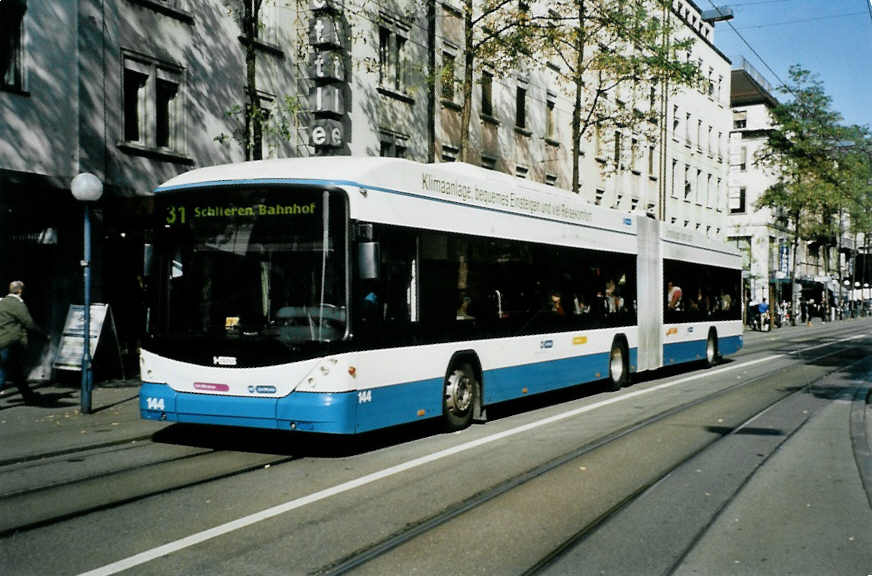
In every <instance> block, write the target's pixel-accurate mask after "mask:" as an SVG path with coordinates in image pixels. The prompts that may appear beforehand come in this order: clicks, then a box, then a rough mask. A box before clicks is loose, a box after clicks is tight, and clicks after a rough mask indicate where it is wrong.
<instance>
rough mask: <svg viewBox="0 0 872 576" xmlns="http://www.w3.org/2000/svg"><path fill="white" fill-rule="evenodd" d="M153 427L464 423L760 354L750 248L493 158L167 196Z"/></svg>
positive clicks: (263, 169)
mask: <svg viewBox="0 0 872 576" xmlns="http://www.w3.org/2000/svg"><path fill="white" fill-rule="evenodd" d="M154 205H155V218H156V222H155V228H154V231H153V243H152V245H150V246H149V247H148V249H147V252H148V253H150V254H151V257H150V258H149V261H150V264H149V270H150V275H149V278H150V284H151V290H150V291H151V292H152V294H153V298H152V300H151V304H150V308H149V314H148V316H149V320H148V337H147V339H146V341H145V343H144V344H143V346H142V351H141V374H142V388H141V393H140V409H141V414H142V417H143V418H147V419H154V420H169V421H177V422H193V423H206V424H222V425H231V426H253V427H260V428H274V429H284V430H302V431H312V432H321V433H336V434H354V433H360V432H365V431H370V430H374V429H378V428H383V427H387V426H393V425H398V424H403V423H408V422H413V421H416V420H423V419H429V418H442V419H443V421H444V423H445V425H446V427H447V428H448V429H458V428H462V427H465V426H468V425H469V424H470V422H471V421H472V419H473V418H481V419H483V418H484V417H485V414H486V408H487V407H488V406H490V405H493V404H496V403H499V402H505V401H507V400H512V399H516V398H521V397H524V396H528V395H533V394H538V393H542V392H546V391H550V390H555V389H559V388H563V387H567V386H573V385H577V384H580V383H584V382H591V381H597V380H606V381H607V382H608V383H609V384H610V387H612V388H615V389H617V388H619V387H621V386H624V385H626V384H627V383H628V382H629V378H630V375H631V373H634V372H639V371H645V370H653V369H657V368H660V367H662V366H668V365H673V364H678V363H682V362H691V361H701V362H705V363H707V364H713V363H714V362H715V361H716V359H717V358H718V357H719V356H720V355H723V354H729V353H732V352H735V351H737V350H738V349H739V348H741V346H742V321H741V309H742V308H741V307H742V303H741V290H740V287H741V259H740V257H739V256H738V255H737V254H736V253H735V252H734V251H732V250H731V249H730V248H728V247H727V246H726V245H723V244H720V243H717V242H714V241H712V240H710V239H706V238H704V237H702V236H700V235H698V234H695V233H692V232H688V231H686V230H684V229H673V228H672V227H671V226H668V225H665V224H663V223H660V222H658V221H656V220H653V219H652V218H650V217H646V216H644V215H635V214H628V213H624V212H618V211H614V210H607V209H604V208H600V207H597V206H592V205H590V204H588V203H586V202H584V201H583V200H582V199H580V198H579V197H578V196H576V195H573V194H571V193H568V192H566V191H560V190H557V189H555V188H552V187H549V186H545V185H542V184H537V183H533V182H529V181H526V180H521V179H517V178H513V177H511V176H508V175H505V174H501V173H498V172H494V171H490V170H485V169H482V168H478V167H475V166H471V165H467V164H460V163H453V164H448V163H445V164H426V165H425V164H419V163H415V162H411V161H408V160H401V159H392V158H337V157H332V158H307V159H287V160H275V161H263V162H251V163H243V164H233V165H225V166H215V167H210V168H203V169H198V170H193V171H191V172H188V173H186V174H182V175H180V176H178V177H176V178H174V179H172V180H170V181H169V182H167V183H165V184H164V185H162V186H160V187H159V188H158V189H157V190H156V191H155V197H154Z"/></svg>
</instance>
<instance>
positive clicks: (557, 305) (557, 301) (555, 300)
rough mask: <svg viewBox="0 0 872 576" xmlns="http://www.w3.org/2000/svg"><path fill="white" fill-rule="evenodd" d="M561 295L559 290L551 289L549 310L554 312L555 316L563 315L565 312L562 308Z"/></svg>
mask: <svg viewBox="0 0 872 576" xmlns="http://www.w3.org/2000/svg"><path fill="white" fill-rule="evenodd" d="M562 300H563V299H562V297H561V296H560V292H557V291H556V290H552V292H551V312H552V313H553V314H556V315H557V316H565V315H566V312H565V311H564V310H563V303H562Z"/></svg>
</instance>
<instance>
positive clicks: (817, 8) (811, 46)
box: [696, 0, 872, 128]
mask: <svg viewBox="0 0 872 576" xmlns="http://www.w3.org/2000/svg"><path fill="white" fill-rule="evenodd" d="M696 5H697V6H699V7H700V8H701V9H702V10H709V9H711V8H712V7H713V6H714V5H717V6H727V7H730V8H732V9H733V19H732V20H731V21H729V22H718V23H716V24H715V46H717V47H718V49H719V50H720V51H721V52H723V53H724V55H725V56H727V57H728V58H730V60H731V61H732V62H733V65H734V66H735V65H736V63H737V62H739V61H740V59H739V58H738V57H744V58H745V59H746V60H747V61H748V62H750V63H751V65H752V66H753V67H754V68H755V69H756V70H757V71H758V72H759V73H760V74H762V75H763V76H764V77H765V78H766V79H767V80H768V81H769V83H770V84H771V85H772V87H773V89H774V88H776V87H777V86H779V85H780V84H781V83H782V82H789V81H790V75H789V74H788V70H789V68H790V66H791V65H792V64H800V65H801V66H802V67H803V68H805V69H807V70H809V71H811V72H813V73H815V74H817V76H818V79H819V80H821V81H822V83H823V87H824V91H825V92H826V93H827V94H828V95H829V96H830V97H831V98H832V106H831V107H832V109H833V110H835V111H837V112H839V113H840V114H841V115H842V116H843V118H844V120H843V123H844V124H860V125H867V126H869V127H870V128H872V0H735V1H734V2H730V1H729V0H696ZM731 25H732V27H731ZM734 28H735V30H734ZM742 38H744V39H745V40H747V43H748V44H750V45H751V48H749V47H748V45H747V44H745V42H743V40H742ZM752 48H753V50H752ZM754 51H756V53H757V54H758V55H759V57H758V56H757V55H755V54H754ZM770 68H771V70H770ZM773 96H775V97H776V98H778V99H780V100H789V96H787V95H784V94H781V93H779V92H775V93H774V94H773Z"/></svg>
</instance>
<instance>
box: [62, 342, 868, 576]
mask: <svg viewBox="0 0 872 576" xmlns="http://www.w3.org/2000/svg"><path fill="white" fill-rule="evenodd" d="M864 336H865V334H859V335H856V336H851V337H849V338H843V339H841V340H835V341H833V342H827V343H825V344H820V345H818V346H812V347H809V348H804V349H802V350H796V351H794V352H790V353H788V354H774V355H772V356H766V357H765V358H758V359H757V360H750V361H748V362H743V363H741V364H735V365H730V366H724V367H723V368H719V369H716V370H713V371H712V370H709V371H705V372H700V373H698V374H694V375H692V376H687V377H685V378H680V379H678V380H673V381H670V382H665V383H663V384H658V385H656V386H652V387H651V388H645V389H640V390H635V391H632V392H627V393H624V394H621V395H620V396H615V397H612V398H607V399H605V400H601V401H599V402H594V403H593V404H588V405H586V406H582V407H580V408H575V409H574V410H569V411H567V412H562V413H560V414H555V415H554V416H550V417H548V418H545V419H543V420H537V421H536V422H530V423H529V424H525V425H523V426H518V427H517V428H512V429H510V430H505V431H503V432H498V433H496V434H491V435H490V436H484V437H482V438H479V439H477V440H472V441H470V442H465V443H463V444H458V445H457V446H454V447H452V448H446V449H445V450H440V451H439V452H434V453H432V454H428V455H427V456H421V457H420V458H415V459H414V460H409V461H408V462H404V463H402V464H397V465H396V466H391V467H390V468H385V469H384V470H380V471H378V472H373V473H371V474H367V475H366V476H361V477H360V478H356V479H354V480H349V481H348V482H344V483H342V484H338V485H336V486H333V487H331V488H325V489H324V490H321V491H318V492H315V493H313V494H309V495H308V496H303V497H302V498H297V499H295V500H290V501H288V502H285V503H283V504H279V505H277V506H273V507H271V508H267V509H266V510H261V511H260V512H255V513H254V514H249V515H248V516H243V517H242V518H238V519H236V520H232V521H230V522H227V523H225V524H221V525H219V526H215V527H214V528H209V529H208V530H203V531H202V532H197V533H195V534H191V535H190V536H186V537H185V538H181V539H179V540H175V541H173V542H169V543H167V544H164V545H163V546H158V547H156V548H152V549H150V550H146V551H145V552H140V553H139V554H135V555H133V556H129V557H127V558H124V559H122V560H119V561H117V562H113V563H111V564H107V565H105V566H101V567H100V568H96V569H94V570H90V571H88V572H83V573H81V574H80V575H79V576H109V575H111V574H117V573H119V572H122V571H124V570H127V569H129V568H133V567H135V566H139V565H140V564H145V563H147V562H151V561H152V560H156V559H158V558H161V557H163V556H168V555H170V554H173V553H174V552H178V551H180V550H184V549H185V548H190V547H191V546H195V545H197V544H200V543H202V542H206V541H207V540H211V539H212V538H217V537H218V536H223V535H225V534H229V533H230V532H234V531H236V530H240V529H242V528H246V527H248V526H251V525H253V524H257V523H258V522H262V521H264V520H268V519H270V518H273V517H275V516H279V515H281V514H285V513H286V512H290V511H292V510H296V509H297V508H302V507H303V506H307V505H309V504H314V503H315V502H320V501H321V500H326V499H327V498H330V497H332V496H336V495H338V494H343V493H345V492H348V491H350V490H354V489H355V488H360V487H361V486H366V485H367V484H372V483H373V482H377V481H379V480H384V479H385V478H389V477H391V476H395V475H397V474H400V473H402V472H406V471H408V470H412V469H414V468H419V467H421V466H424V465H425V464H430V463H431V462H436V461H437V460H442V459H443V458H447V457H449V456H454V455H455V454H460V453H462V452H466V451H467V450H472V449H474V448H478V447H480V446H484V445H486V444H490V443H491V442H496V441H498V440H503V439H505V438H510V437H512V436H516V435H518V434H523V433H524V432H529V431H530V430H535V429H536V428H541V427H542V426H547V425H549V424H554V423H555V422H560V421H562V420H566V419H567V418H573V417H575V416H578V415H579V414H584V413H586V412H591V411H593V410H597V409H599V408H602V407H604V406H609V405H611V404H616V403H618V402H623V401H625V400H630V399H632V398H637V397H639V396H643V395H645V394H651V393H652V392H657V391H660V390H664V389H666V388H672V387H673V386H678V385H681V384H686V383H687V382H692V381H694V380H699V379H701V378H704V377H707V376H714V375H717V374H720V373H722V372H729V371H731V370H737V369H739V368H747V367H749V366H754V365H756V364H761V363H763V362H769V361H771V360H775V359H777V358H784V357H786V356H788V355H790V354H797V353H801V352H805V351H808V350H814V349H816V348H822V347H824V346H830V345H833V344H838V343H839V342H846V341H848V340H856V339H857V338H863V337H864Z"/></svg>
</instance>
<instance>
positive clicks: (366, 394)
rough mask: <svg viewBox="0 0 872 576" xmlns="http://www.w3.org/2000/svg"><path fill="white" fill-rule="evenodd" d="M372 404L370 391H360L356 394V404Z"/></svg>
mask: <svg viewBox="0 0 872 576" xmlns="http://www.w3.org/2000/svg"><path fill="white" fill-rule="evenodd" d="M368 402H372V390H361V391H359V392H358V393H357V403H358V404H366V403H368Z"/></svg>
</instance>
